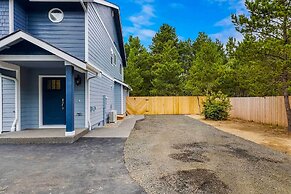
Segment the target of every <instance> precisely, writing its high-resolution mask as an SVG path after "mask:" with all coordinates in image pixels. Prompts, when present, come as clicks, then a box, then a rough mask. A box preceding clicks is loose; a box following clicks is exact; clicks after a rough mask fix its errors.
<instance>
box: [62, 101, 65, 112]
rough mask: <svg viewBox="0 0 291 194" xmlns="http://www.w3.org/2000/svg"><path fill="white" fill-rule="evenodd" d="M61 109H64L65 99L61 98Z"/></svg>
mask: <svg viewBox="0 0 291 194" xmlns="http://www.w3.org/2000/svg"><path fill="white" fill-rule="evenodd" d="M62 110H65V99H64V98H62Z"/></svg>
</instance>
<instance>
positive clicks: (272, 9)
mask: <svg viewBox="0 0 291 194" xmlns="http://www.w3.org/2000/svg"><path fill="white" fill-rule="evenodd" d="M245 5H246V7H247V9H248V11H249V16H246V15H233V16H232V18H233V22H234V24H235V25H236V29H237V30H238V31H239V32H241V33H243V34H244V35H245V36H248V35H253V37H254V38H255V41H254V42H253V44H255V46H254V47H255V48H256V50H253V54H254V55H256V56H257V57H258V59H260V60H265V61H267V63H266V64H265V65H269V66H270V68H272V69H273V70H275V71H276V72H277V74H278V75H279V76H278V80H277V81H278V82H279V83H280V86H281V87H280V88H279V90H281V94H283V95H284V102H285V108H286V115H287V118H288V130H289V131H290V132H291V107H290V102H289V94H290V89H291V88H290V85H291V82H290V80H291V19H290V18H291V1H290V0H272V1H269V0H246V2H245ZM254 62H256V60H254Z"/></svg>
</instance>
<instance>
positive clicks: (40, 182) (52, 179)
mask: <svg viewBox="0 0 291 194" xmlns="http://www.w3.org/2000/svg"><path fill="white" fill-rule="evenodd" d="M125 141H126V139H121V138H119V139H110V138H107V139H94V138H86V139H81V140H79V141H78V142H76V143H74V144H66V145H0V175H1V176H0V194H2V193H3V194H4V193H5V194H6V193H24V194H26V193H44V194H48V193H56V194H60V193H66V194H67V193H82V194H86V193H108V194H113V193H116V194H131V193H143V192H144V191H143V189H142V188H141V187H140V186H139V185H138V184H137V183H135V182H134V181H133V180H132V179H131V178H130V176H129V175H128V171H127V169H126V168H125V166H124V160H123V148H124V142H125Z"/></svg>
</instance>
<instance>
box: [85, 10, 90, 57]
mask: <svg viewBox="0 0 291 194" xmlns="http://www.w3.org/2000/svg"><path fill="white" fill-rule="evenodd" d="M88 20H89V19H88V10H86V11H85V61H88V60H89V21H88Z"/></svg>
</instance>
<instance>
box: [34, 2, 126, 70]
mask: <svg viewBox="0 0 291 194" xmlns="http://www.w3.org/2000/svg"><path fill="white" fill-rule="evenodd" d="M29 1H31V2H79V3H81V2H86V3H87V2H88V3H98V4H101V5H104V6H107V7H110V8H112V9H114V10H115V12H116V13H117V14H116V13H115V14H114V19H115V22H116V25H117V31H118V34H117V36H118V39H119V41H118V42H119V48H120V56H121V58H122V63H123V66H124V67H125V66H126V54H125V48H124V41H123V35H122V25H121V18H120V9H119V7H118V6H117V5H115V4H113V3H110V2H108V1H105V0H29Z"/></svg>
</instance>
